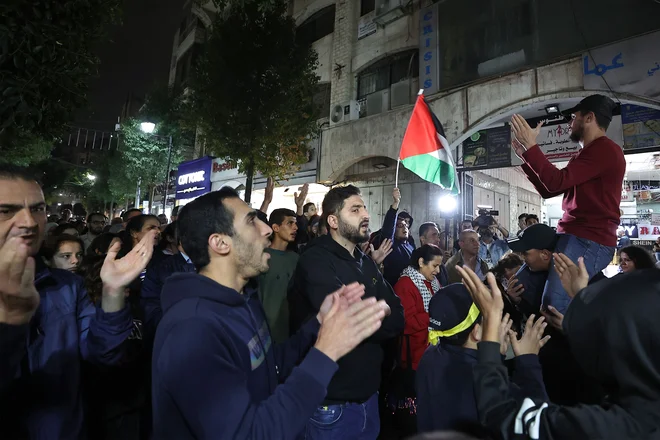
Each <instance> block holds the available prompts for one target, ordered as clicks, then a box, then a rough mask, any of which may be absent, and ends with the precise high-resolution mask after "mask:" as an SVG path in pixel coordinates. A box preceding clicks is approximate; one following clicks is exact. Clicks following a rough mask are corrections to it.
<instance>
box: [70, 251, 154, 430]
mask: <svg viewBox="0 0 660 440" xmlns="http://www.w3.org/2000/svg"><path fill="white" fill-rule="evenodd" d="M104 260H105V253H101V254H98V255H88V256H86V257H85V261H84V263H83V266H82V267H81V273H82V274H83V276H84V279H85V287H86V289H87V293H88V295H89V297H90V299H91V300H92V301H93V302H94V303H95V304H98V303H99V302H100V301H101V296H102V291H103V283H102V281H101V267H102V266H103V261H104ZM138 293H139V292H138ZM124 294H125V295H126V297H127V298H128V299H129V300H128V302H127V305H128V307H129V308H130V310H131V315H132V316H133V330H132V333H131V335H130V336H129V338H128V339H127V340H126V341H125V342H124V344H126V356H125V358H124V360H123V362H122V364H121V365H120V366H116V367H100V366H97V365H93V364H85V366H84V369H83V380H84V383H85V386H84V387H83V390H84V391H85V401H86V403H87V417H88V420H87V427H88V430H89V431H88V437H89V438H91V439H100V440H142V439H146V438H149V431H150V427H151V423H150V407H149V405H150V400H149V368H150V356H149V353H148V350H147V348H146V347H145V346H144V343H143V339H142V313H141V311H140V308H139V305H138V302H137V301H135V300H131V298H137V295H136V292H133V291H132V289H131V288H127V289H126V290H125V292H124Z"/></svg>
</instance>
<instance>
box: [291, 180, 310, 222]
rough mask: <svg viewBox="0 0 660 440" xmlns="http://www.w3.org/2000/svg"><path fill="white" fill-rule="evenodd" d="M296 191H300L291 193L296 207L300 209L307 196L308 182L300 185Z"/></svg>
mask: <svg viewBox="0 0 660 440" xmlns="http://www.w3.org/2000/svg"><path fill="white" fill-rule="evenodd" d="M298 191H300V192H296V193H294V194H293V199H294V201H295V202H296V207H298V209H299V210H300V209H302V208H303V206H304V205H305V199H306V198H307V193H308V192H309V183H306V184H304V185H303V186H302V187H300V188H298ZM300 215H302V214H300Z"/></svg>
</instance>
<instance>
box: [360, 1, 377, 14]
mask: <svg viewBox="0 0 660 440" xmlns="http://www.w3.org/2000/svg"><path fill="white" fill-rule="evenodd" d="M374 9H376V0H360V17H362V16H363V15H366V14H368V13H369V12H371V11H373V10H374Z"/></svg>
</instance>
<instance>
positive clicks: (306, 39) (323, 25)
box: [296, 5, 335, 45]
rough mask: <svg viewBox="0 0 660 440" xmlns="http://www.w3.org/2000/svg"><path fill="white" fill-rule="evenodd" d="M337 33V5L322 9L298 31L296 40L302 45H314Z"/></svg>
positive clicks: (299, 27)
mask: <svg viewBox="0 0 660 440" xmlns="http://www.w3.org/2000/svg"><path fill="white" fill-rule="evenodd" d="M334 31H335V5H330V6H328V7H327V8H324V9H321V10H320V11H318V12H317V13H315V14H314V15H312V16H311V17H309V18H308V19H307V20H305V22H304V23H303V24H301V25H300V26H298V29H297V30H296V39H297V40H298V41H299V42H300V43H302V44H310V45H311V44H312V43H314V42H315V41H318V40H320V39H321V38H323V37H325V36H326V35H330V34H331V33H333V32H334Z"/></svg>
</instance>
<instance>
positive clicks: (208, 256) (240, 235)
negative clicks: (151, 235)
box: [152, 188, 387, 440]
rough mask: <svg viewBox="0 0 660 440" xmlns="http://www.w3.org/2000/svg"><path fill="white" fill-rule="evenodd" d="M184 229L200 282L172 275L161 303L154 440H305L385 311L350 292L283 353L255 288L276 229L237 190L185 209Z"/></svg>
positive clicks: (334, 299) (333, 299)
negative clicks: (348, 358)
mask: <svg viewBox="0 0 660 440" xmlns="http://www.w3.org/2000/svg"><path fill="white" fill-rule="evenodd" d="M178 222H179V232H180V238H181V243H182V246H183V248H184V249H185V250H186V252H187V254H188V256H189V257H190V259H191V260H192V262H193V264H194V265H195V267H196V268H197V269H198V271H199V274H195V273H187V274H176V275H173V276H172V277H170V278H169V279H168V280H167V282H166V283H165V287H164V288H163V292H162V295H161V302H162V307H163V318H162V320H161V322H160V324H159V326H158V330H157V331H156V340H155V344H154V352H153V360H152V373H153V374H152V397H153V399H152V400H153V414H154V437H155V438H156V439H163V438H167V439H169V438H171V439H177V440H182V439H192V438H205V439H233V440H239V439H283V440H284V439H296V438H298V436H300V435H301V434H302V433H303V430H304V427H305V423H306V422H307V419H308V418H309V417H310V416H311V415H312V414H313V413H314V410H315V409H316V407H317V406H318V405H319V404H320V403H321V401H322V400H323V398H324V397H325V394H326V388H327V386H328V383H329V382H330V379H331V378H332V376H333V375H334V373H335V371H337V363H336V361H337V360H338V359H339V358H341V357H342V356H344V355H345V354H346V353H348V352H349V351H350V350H352V349H353V348H354V347H355V346H357V345H358V344H359V343H360V342H362V341H363V340H364V339H365V338H367V337H369V336H371V335H372V334H373V333H374V332H375V331H376V330H377V329H378V328H379V327H380V323H381V321H382V319H383V318H384V317H385V311H386V309H387V306H386V305H385V304H384V303H383V302H377V301H376V300H375V299H373V298H367V299H365V300H361V297H362V295H364V287H363V286H360V285H358V284H355V283H354V284H352V285H350V286H343V287H342V288H341V289H339V290H338V291H336V292H334V293H333V294H332V295H329V296H328V297H327V298H326V300H325V301H324V303H323V305H322V307H321V309H320V311H319V313H318V315H317V316H316V319H312V320H310V321H309V322H308V323H307V324H306V325H305V326H304V327H303V328H302V329H301V330H300V331H299V332H298V333H297V334H296V335H295V336H293V337H291V338H290V339H289V340H287V341H286V342H285V343H284V344H282V345H276V344H274V343H273V341H272V339H271V336H270V331H269V328H268V324H267V322H266V319H265V314H264V311H263V308H262V306H261V303H260V302H259V299H258V295H257V289H256V288H254V287H253V286H249V285H248V281H249V280H250V279H253V278H255V277H256V276H258V275H259V274H260V273H263V272H265V271H267V270H268V259H269V254H268V253H266V252H264V251H265V249H266V248H267V247H268V246H269V240H268V237H269V236H270V234H271V233H272V230H271V229H270V227H268V225H266V224H265V223H263V222H262V221H261V220H259V218H258V216H257V212H256V211H255V210H253V209H251V208H250V207H249V206H248V205H246V204H245V203H244V202H243V201H242V200H241V199H240V198H239V197H238V194H237V193H236V192H235V191H234V190H232V189H231V188H223V189H221V190H220V191H215V192H212V193H209V194H206V195H204V196H202V197H200V198H198V199H196V200H195V201H193V202H191V203H190V204H188V205H186V209H184V210H183V211H182V212H181V213H180V215H179V217H178ZM319 324H320V325H319ZM296 365H298V366H296Z"/></svg>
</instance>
